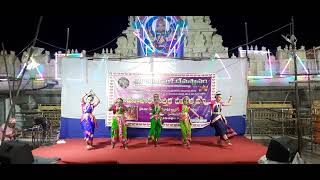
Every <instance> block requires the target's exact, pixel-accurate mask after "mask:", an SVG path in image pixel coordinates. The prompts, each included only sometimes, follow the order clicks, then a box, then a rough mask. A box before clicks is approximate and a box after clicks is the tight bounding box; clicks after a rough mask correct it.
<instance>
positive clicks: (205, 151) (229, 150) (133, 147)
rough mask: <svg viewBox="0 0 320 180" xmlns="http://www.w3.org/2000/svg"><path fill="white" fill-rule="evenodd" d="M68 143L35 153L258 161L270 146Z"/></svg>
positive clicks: (93, 160)
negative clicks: (89, 145) (90, 147)
mask: <svg viewBox="0 0 320 180" xmlns="http://www.w3.org/2000/svg"><path fill="white" fill-rule="evenodd" d="M65 141H66V143H65V144H55V145H52V146H47V147H40V148H37V149H34V150H33V151H32V153H33V155H34V156H40V157H46V158H53V157H59V158H61V160H60V162H59V163H60V164H257V161H258V160H259V158H260V157H261V156H263V155H265V154H266V151H267V147H265V146H263V145H261V144H258V143H255V142H253V141H251V140H249V139H247V138H245V137H243V136H238V137H235V138H233V139H232V146H228V145H225V144H223V146H218V145H217V144H216V141H217V139H216V137H194V138H193V140H192V145H191V148H190V149H187V148H185V147H183V146H182V144H181V141H180V139H179V138H172V137H163V138H161V139H160V141H159V145H158V147H154V145H153V144H149V145H147V144H146V138H133V139H129V149H128V150H125V149H123V148H122V146H121V144H120V143H118V144H117V145H116V147H115V148H114V149H112V148H111V145H110V139H105V138H97V139H95V140H94V148H93V149H91V150H87V149H86V148H85V142H84V141H83V139H66V140H65Z"/></svg>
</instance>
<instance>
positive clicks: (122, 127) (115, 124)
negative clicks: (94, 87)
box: [109, 98, 128, 149]
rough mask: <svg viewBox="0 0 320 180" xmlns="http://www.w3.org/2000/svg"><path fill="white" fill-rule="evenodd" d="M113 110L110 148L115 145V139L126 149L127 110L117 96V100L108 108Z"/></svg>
mask: <svg viewBox="0 0 320 180" xmlns="http://www.w3.org/2000/svg"><path fill="white" fill-rule="evenodd" d="M109 111H113V114H114V116H113V118H112V125H111V144H112V148H114V147H115V145H116V141H117V139H119V141H120V142H121V143H122V144H123V147H124V148H125V149H128V141H127V124H126V118H125V113H126V112H127V108H126V106H124V104H123V99H122V98H118V99H117V101H116V102H115V103H114V104H113V105H112V106H111V107H110V108H109Z"/></svg>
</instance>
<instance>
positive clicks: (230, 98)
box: [222, 96, 232, 106]
mask: <svg viewBox="0 0 320 180" xmlns="http://www.w3.org/2000/svg"><path fill="white" fill-rule="evenodd" d="M231 101H232V96H230V97H229V100H228V102H227V103H223V104H222V105H223V106H231Z"/></svg>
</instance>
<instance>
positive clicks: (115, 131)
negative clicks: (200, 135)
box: [81, 90, 237, 149]
mask: <svg viewBox="0 0 320 180" xmlns="http://www.w3.org/2000/svg"><path fill="white" fill-rule="evenodd" d="M221 95H222V94H221V93H220V92H218V93H216V95H215V99H214V100H211V101H210V102H204V101H202V104H203V105H207V106H208V105H209V106H210V108H211V112H212V113H211V119H210V126H211V127H213V128H214V129H215V132H216V134H215V135H216V136H219V138H218V141H217V144H219V145H222V141H224V142H225V143H226V144H227V145H232V144H231V141H230V138H231V137H233V136H236V135H237V133H236V132H235V131H234V130H233V129H232V128H231V127H230V126H229V125H228V123H227V119H226V118H225V116H224V115H223V114H222V113H221V111H222V106H227V105H230V104H231V100H232V96H230V98H229V100H228V102H227V103H224V102H223V101H222V97H221ZM95 98H96V99H97V102H94V99H95ZM99 103H100V99H99V98H98V97H97V96H96V94H95V93H94V92H93V91H92V90H90V91H89V92H88V93H85V95H83V96H82V98H81V110H82V116H81V126H82V129H83V131H84V140H85V141H86V148H87V149H91V148H93V135H94V130H95V128H98V124H97V120H96V118H95V116H94V115H93V110H94V108H95V107H96V106H98V105H99ZM108 110H109V111H112V112H113V114H114V116H113V118H112V124H111V145H112V148H114V147H115V145H116V142H117V141H119V142H121V143H122V145H123V147H124V149H128V138H127V122H126V116H125V114H126V112H127V110H128V109H127V107H126V106H125V105H124V103H123V99H122V98H118V99H117V100H116V102H115V103H113V105H112V106H111V107H110V108H109V109H108ZM190 111H191V112H192V113H194V114H195V115H196V116H197V117H198V118H200V116H199V115H198V114H197V112H196V111H195V110H194V109H193V108H191V106H190V104H189V97H187V96H186V97H184V98H183V100H182V104H180V105H179V106H178V107H177V108H176V109H173V110H171V111H166V110H165V109H164V108H163V107H162V105H161V103H160V95H159V94H154V95H153V102H152V104H151V106H150V108H149V112H150V124H151V125H150V131H149V135H148V138H147V142H146V143H147V144H149V143H150V142H153V144H154V146H155V147H157V145H158V141H159V138H160V134H161V129H162V125H163V121H162V114H168V113H176V112H179V113H180V120H179V123H180V128H181V134H182V143H183V145H184V146H185V147H187V148H190V147H191V127H192V122H191V119H190V115H189V112H190Z"/></svg>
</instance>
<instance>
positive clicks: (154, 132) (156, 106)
mask: <svg viewBox="0 0 320 180" xmlns="http://www.w3.org/2000/svg"><path fill="white" fill-rule="evenodd" d="M150 111H151V113H150V115H151V117H150V122H151V127H150V131H149V136H148V139H147V144H149V142H150V141H153V143H154V146H155V147H157V144H158V140H159V138H160V133H161V129H162V124H163V122H162V118H161V116H160V113H164V110H163V109H162V107H161V105H160V97H159V94H154V95H153V104H151V108H150Z"/></svg>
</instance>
